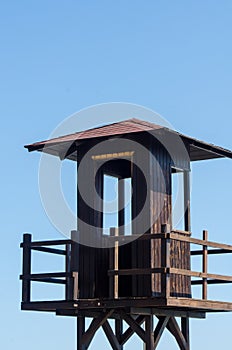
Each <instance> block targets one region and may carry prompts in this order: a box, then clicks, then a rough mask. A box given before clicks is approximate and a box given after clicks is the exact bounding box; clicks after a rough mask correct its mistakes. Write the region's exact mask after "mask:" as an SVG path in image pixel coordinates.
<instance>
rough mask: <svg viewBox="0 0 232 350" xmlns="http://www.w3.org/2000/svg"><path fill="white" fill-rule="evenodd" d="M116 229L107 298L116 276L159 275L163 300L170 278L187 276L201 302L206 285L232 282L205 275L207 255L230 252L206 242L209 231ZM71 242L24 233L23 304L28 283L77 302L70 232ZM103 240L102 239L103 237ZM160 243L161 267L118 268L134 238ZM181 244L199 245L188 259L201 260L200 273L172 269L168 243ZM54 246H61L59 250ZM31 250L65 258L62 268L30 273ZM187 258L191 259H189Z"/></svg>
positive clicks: (75, 247) (75, 250)
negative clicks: (53, 288)
mask: <svg viewBox="0 0 232 350" xmlns="http://www.w3.org/2000/svg"><path fill="white" fill-rule="evenodd" d="M118 233H119V231H118V229H115V228H112V229H111V230H110V236H107V237H106V239H109V240H110V241H111V247H112V248H110V249H109V269H108V277H109V297H110V298H115V299H117V298H118V297H119V283H120V279H119V276H139V275H151V276H154V274H159V275H160V276H161V295H162V296H163V297H165V298H169V297H170V296H171V287H170V279H171V276H172V275H179V276H186V277H189V278H190V279H191V285H193V286H194V285H199V286H201V287H202V299H203V300H208V299H207V294H208V285H215V284H227V283H232V276H228V275H221V274H213V273H209V272H208V255H218V254H228V253H232V246H231V245H228V244H221V243H217V242H212V241H209V240H208V232H207V231H203V239H198V238H192V237H190V234H191V233H190V232H188V231H177V230H175V231H173V230H172V231H169V230H168V225H163V226H162V232H161V233H158V234H157V233H156V234H144V235H138V234H137V235H134V234H133V235H130V236H120V235H119V234H118ZM71 238H72V239H65V240H46V241H32V240H31V235H30V234H24V239H23V243H21V245H20V246H21V248H22V249H23V272H22V275H21V276H20V279H21V280H22V301H23V302H26V303H28V302H30V301H31V282H43V283H53V284H60V285H64V286H65V300H76V299H78V297H79V279H78V276H79V275H78V271H79V261H78V260H79V257H78V254H79V244H78V243H77V240H76V231H73V232H72V236H71ZM104 238H105V236H104ZM137 238H138V239H139V240H160V241H161V245H160V249H161V266H157V267H153V268H131V269H120V268H119V252H120V250H119V247H120V244H121V243H129V242H131V241H132V240H133V241H134V240H135V239H137ZM172 241H181V242H186V243H189V244H190V245H197V246H200V247H201V248H200V249H196V250H190V256H191V257H192V258H194V257H195V256H198V257H201V258H202V269H201V271H193V270H191V269H189V270H188V269H183V268H174V267H173V266H171V242H172ZM57 246H60V247H59V248H58V247H57ZM33 251H39V252H42V253H48V254H55V255H60V256H64V258H65V267H64V271H61V272H49V273H32V266H31V260H32V259H31V255H32V252H33ZM189 258H190V257H189Z"/></svg>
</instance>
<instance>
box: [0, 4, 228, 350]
mask: <svg viewBox="0 0 232 350" xmlns="http://www.w3.org/2000/svg"><path fill="white" fill-rule="evenodd" d="M231 18H232V2H231V1H230V0H228V1H226V0H222V1H220V2H219V1H218V0H205V1H200V0H198V1H196V0H189V1H184V0H176V1H171V0H169V1H165V0H162V1H161V0H160V1H154V0H147V1H141V0H140V1H138V0H133V1H132V0H131V1H130V0H128V1H125V0H124V1H123V0H118V1H112V0H108V1H106V0H105V1H103V0H95V1H80V0H79V1H74V0H72V1H71V0H66V1H61V0H50V1H44V0H40V1H26V0H21V1H16V0H15V1H12V0H8V1H2V2H1V3H0V33H1V34H0V49H1V54H0V96H1V103H0V117H1V125H2V127H1V143H2V145H1V149H2V153H1V161H2V167H1V237H2V239H1V243H2V249H1V265H0V271H1V283H0V291H1V298H0V303H1V316H0V325H1V337H0V348H3V349H5V350H11V349H15V348H16V347H17V348H18V349H24V350H27V349H28V350H29V349H31V348H32V347H33V349H34V350H39V349H42V348H44V349H49V348H51V349H54V348H55V349H56V350H62V349H74V344H75V322H74V320H72V319H66V318H59V317H55V316H54V315H52V314H43V313H32V312H21V311H20V298H21V290H20V288H21V285H20V282H19V281H18V275H19V274H20V272H21V255H20V253H21V252H20V249H19V243H20V241H21V239H22V233H23V232H32V233H33V235H34V237H35V238H36V239H42V238H50V237H51V238H53V237H60V235H59V234H58V233H57V232H56V231H55V229H54V228H53V227H52V225H51V224H50V222H49V220H48V219H47V217H46V214H45V213H44V210H43V208H42V205H41V202H40V198H39V191H38V184H37V173H38V163H39V155H38V154H28V153H27V152H26V150H24V149H23V145H24V144H26V143H30V142H33V141H36V140H40V139H44V138H46V137H47V136H48V135H49V134H50V132H51V131H52V130H53V129H54V128H55V127H56V125H57V124H58V123H59V122H61V121H62V120H63V119H64V118H66V117H67V116H69V115H70V114H72V113H74V112H76V111H78V110H79V109H81V108H84V107H87V106H89V105H93V104H98V103H102V102H111V101H123V102H132V103H136V104H141V105H144V106H146V107H149V108H151V109H153V110H155V111H157V112H158V113H160V114H161V115H162V116H163V117H164V118H166V119H167V120H168V121H169V122H170V123H171V124H172V125H174V127H175V128H176V129H177V130H179V131H182V132H183V133H186V134H189V135H191V136H194V137H197V138H199V139H202V140H205V141H209V142H213V143H215V144H218V145H222V146H224V147H227V148H232V143H231V127H232V121H231V120H232V119H231V117H232V116H231V111H232V66H231V62H232V45H231V37H232V20H231ZM231 171H232V162H231V161H230V160H215V161H209V162H204V163H199V164H196V165H195V166H194V167H193V191H192V220H193V233H194V235H195V236H200V232H201V230H202V229H204V228H207V229H208V230H209V234H210V237H211V239H214V240H219V241H225V242H230V243H232V240H231V225H230V221H229V220H230V218H231V194H232V193H231ZM226 261H227V262H229V261H231V260H228V259H227V260H226ZM212 267H214V268H215V269H216V270H220V268H221V267H224V268H225V270H227V271H221V272H228V273H231V263H230V265H229V266H227V267H226V266H225V262H223V264H220V265H219V263H218V264H216V265H214V263H212ZM216 272H217V271H216ZM216 288H217V291H219V293H220V287H216ZM225 288H226V289H225V290H226V293H227V295H228V296H229V294H231V287H230V286H226V287H225ZM231 322H232V314H227V315H224V314H223V315H212V316H208V318H207V320H205V321H201V320H199V321H191V343H192V349H198V348H200V349H201V348H204V347H206V346H207V347H208V348H210V349H212V350H217V349H219V348H223V349H228V348H229V346H230V345H229V344H230V343H231V337H230V332H231ZM38 335H40V337H38ZM94 344H95V349H96V348H97V349H99V347H102V346H103V344H106V345H104V348H105V349H108V347H107V346H108V344H107V343H104V338H103V337H102V336H101V335H100V336H99V337H98V338H97V342H95V343H94ZM94 344H93V345H94ZM167 347H168V349H169V350H174V349H177V347H176V345H175V342H174V341H172V339H171V337H169V336H168V335H167V336H166V337H164V339H163V340H162V342H161V343H160V347H159V349H160V350H162V349H167ZM93 348H94V347H92V349H93ZM130 348H131V349H132V348H133V349H134V350H137V349H141V348H142V347H141V344H139V345H138V343H137V340H136V338H135V340H134V341H132V342H131V343H130V344H129V345H128V347H127V349H130Z"/></svg>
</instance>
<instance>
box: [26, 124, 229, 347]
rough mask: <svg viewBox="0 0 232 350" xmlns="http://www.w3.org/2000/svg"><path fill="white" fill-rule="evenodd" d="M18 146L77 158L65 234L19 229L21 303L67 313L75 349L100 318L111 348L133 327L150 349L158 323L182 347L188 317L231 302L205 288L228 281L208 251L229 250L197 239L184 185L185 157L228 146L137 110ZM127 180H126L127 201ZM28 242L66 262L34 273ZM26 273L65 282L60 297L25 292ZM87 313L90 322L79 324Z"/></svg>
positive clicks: (199, 157)
mask: <svg viewBox="0 0 232 350" xmlns="http://www.w3.org/2000/svg"><path fill="white" fill-rule="evenodd" d="M25 147H26V148H27V149H28V150H29V151H30V152H31V151H40V152H46V153H49V154H51V155H53V156H55V157H59V158H60V159H61V161H64V160H66V159H68V160H70V161H74V162H76V163H77V171H78V189H77V227H74V228H73V231H72V233H71V236H70V239H63V240H49V241H32V237H31V235H30V234H24V238H23V243H22V244H21V247H22V248H23V272H22V275H21V276H20V278H21V279H22V304H21V308H22V310H36V311H47V312H54V313H56V314H57V315H64V316H73V317H75V318H76V319H77V326H78V327H77V349H78V350H85V349H87V348H88V347H89V345H90V343H91V341H92V339H93V337H94V335H95V333H96V332H97V330H98V329H99V328H100V327H102V328H103V330H104V332H105V334H106V337H107V338H108V340H109V343H110V345H111V347H112V349H114V350H122V349H123V346H124V344H126V342H127V341H128V340H129V339H130V337H131V336H132V335H133V334H137V335H138V336H139V337H140V338H141V339H142V341H143V342H144V346H145V349H146V350H152V349H156V348H157V346H158V343H159V340H160V338H161V336H162V334H163V331H164V330H165V329H167V330H168V331H169V332H170V333H171V334H172V335H173V336H174V338H175V339H176V341H177V343H178V345H179V348H180V349H182V350H189V348H190V340H189V318H190V317H193V318H205V315H206V313H207V312H226V311H232V302H230V301H228V302H225V301H219V300H208V298H207V289H208V285H212V284H218V283H231V282H232V276H225V275H218V274H211V273H208V270H207V261H208V255H209V254H211V255H212V254H224V253H231V252H232V246H230V245H226V244H221V243H216V242H211V241H209V240H208V232H207V231H203V237H202V239H197V238H193V237H192V234H191V226H190V185H189V174H190V165H191V162H195V161H203V160H207V159H213V158H223V157H228V158H232V152H231V151H229V150H226V149H224V148H221V147H218V146H215V145H212V144H208V143H206V142H203V141H199V140H197V139H194V138H192V137H188V136H185V135H182V134H180V133H178V132H176V131H174V130H170V129H168V128H165V127H162V126H159V125H155V124H152V123H149V122H145V121H142V120H138V119H129V120H125V121H121V122H118V123H114V124H109V125H105V126H102V127H99V128H94V129H89V130H85V131H82V132H77V133H74V134H71V135H66V136H61V137H59V138H55V139H50V140H47V141H43V142H37V143H34V144H31V145H27V146H25ZM176 174H178V175H179V176H180V177H181V179H182V182H181V184H182V185H181V186H182V194H181V197H182V199H181V201H182V206H183V208H182V213H183V228H182V229H177V228H176V227H175V225H174V222H173V210H174V207H173V196H174V188H173V185H174V177H175V176H176ZM106 176H110V177H111V178H113V179H115V183H117V187H116V188H117V198H118V204H117V205H118V212H117V223H116V225H115V227H112V228H111V229H110V230H109V231H107V230H106V228H105V227H104V215H105V213H104V210H105V206H104V199H105V198H106V197H105V192H106V190H107V188H106V186H105V177H106ZM126 182H127V183H129V184H131V189H132V190H131V198H130V201H129V204H128V206H129V210H128V209H126V207H125V198H126ZM128 217H129V222H128ZM67 235H68V232H67ZM61 246H63V248H61ZM196 246H198V248H197V249H196ZM192 247H193V248H194V247H195V249H192ZM33 251H40V252H43V253H46V254H57V255H62V256H63V257H64V259H65V262H64V270H63V271H60V272H51V273H33V269H32V266H31V255H32V252H33ZM195 257H196V258H197V257H198V258H200V259H202V269H201V271H192V270H191V259H192V258H194V259H195ZM32 282H33V283H34V282H40V283H53V284H54V283H55V284H63V285H64V289H65V292H64V297H63V299H62V300H43V301H41V300H40V301H38V300H32V299H31V285H32ZM193 285H200V286H201V288H202V297H201V298H198V299H197V298H193V297H192V286H193ZM87 317H88V318H92V322H91V324H90V325H89V327H88V328H87V329H86V326H85V319H86V318H87ZM176 318H181V322H180V325H179V323H178V322H177V320H176ZM110 319H113V320H115V327H112V323H111V322H109V320H110ZM155 320H156V321H157V322H156V324H155V322H154V321H155ZM123 322H124V323H125V324H127V325H128V328H127V329H126V330H125V329H124V327H123Z"/></svg>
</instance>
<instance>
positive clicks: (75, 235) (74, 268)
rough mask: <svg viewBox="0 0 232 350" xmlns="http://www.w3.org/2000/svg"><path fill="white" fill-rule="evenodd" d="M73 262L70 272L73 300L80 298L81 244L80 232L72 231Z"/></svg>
mask: <svg viewBox="0 0 232 350" xmlns="http://www.w3.org/2000/svg"><path fill="white" fill-rule="evenodd" d="M71 240H72V242H71V260H70V272H71V273H72V276H71V281H72V283H70V292H69V296H70V297H71V300H76V299H78V298H79V283H78V272H79V243H78V231H71Z"/></svg>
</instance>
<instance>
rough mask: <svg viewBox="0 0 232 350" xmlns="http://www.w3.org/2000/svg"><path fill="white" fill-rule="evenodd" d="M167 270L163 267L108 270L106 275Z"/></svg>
mask: <svg viewBox="0 0 232 350" xmlns="http://www.w3.org/2000/svg"><path fill="white" fill-rule="evenodd" d="M167 271H168V270H167V268H165V267H156V268H138V269H121V270H108V276H134V275H150V274H152V273H167Z"/></svg>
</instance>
